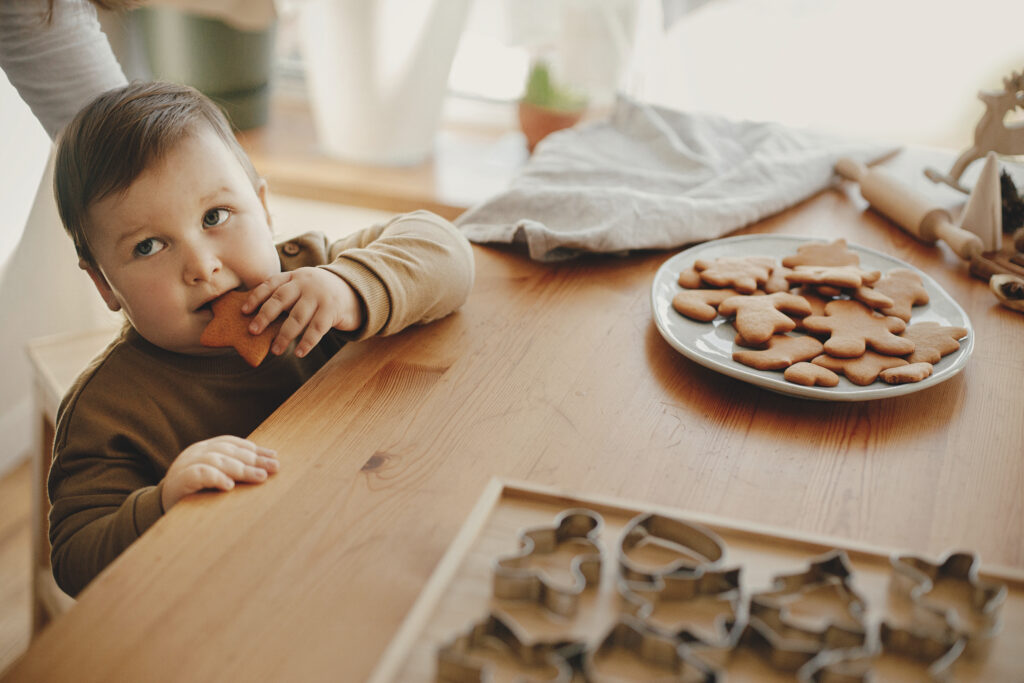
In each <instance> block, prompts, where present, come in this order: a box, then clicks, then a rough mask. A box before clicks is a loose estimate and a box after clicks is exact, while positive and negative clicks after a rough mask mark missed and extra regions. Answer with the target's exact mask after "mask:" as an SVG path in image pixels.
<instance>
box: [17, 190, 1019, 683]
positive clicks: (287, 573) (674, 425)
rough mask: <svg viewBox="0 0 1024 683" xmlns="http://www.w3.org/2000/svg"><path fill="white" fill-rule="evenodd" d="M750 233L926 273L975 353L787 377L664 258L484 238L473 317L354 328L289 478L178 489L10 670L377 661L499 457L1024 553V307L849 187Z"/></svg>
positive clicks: (878, 536) (65, 675) (861, 533)
mask: <svg viewBox="0 0 1024 683" xmlns="http://www.w3.org/2000/svg"><path fill="white" fill-rule="evenodd" d="M742 232H746V233H777V234H795V235H805V236H808V237H826V238H831V237H836V236H845V237H846V238H847V239H848V240H850V241H851V242H855V243H857V244H861V245H863V246H867V247H871V248H874V249H878V250H881V251H884V252H886V253H888V254H891V255H892V256H895V257H897V258H900V259H904V260H906V261H909V262H911V263H912V264H914V265H916V266H917V267H919V268H921V269H923V270H925V271H926V272H928V273H929V274H931V275H932V276H933V277H934V278H935V279H936V280H937V281H938V282H939V283H940V284H941V285H942V287H944V288H945V289H946V291H947V292H949V294H950V295H952V296H953V298H955V299H956V300H957V301H958V302H959V303H960V304H961V305H962V306H963V307H964V309H965V310H966V311H967V312H968V314H969V315H970V316H971V320H972V322H973V325H974V328H975V331H976V335H977V337H976V345H975V350H974V354H973V356H972V357H971V360H970V362H969V363H968V364H967V367H966V369H965V370H964V371H963V372H962V373H961V374H959V375H958V376H956V377H954V378H953V379H951V380H949V381H947V382H945V383H943V384H940V385H938V386H935V387H933V388H931V389H928V390H926V391H922V392H918V393H915V394H910V395H907V396H903V397H899V398H893V399H885V400H877V401H871V402H865V403H852V404H851V403H827V402H812V401H806V400H801V399H798V398H792V397H787V396H781V395H777V394H774V393H770V392H767V391H764V390H762V389H758V388H756V387H753V386H750V385H747V384H744V383H742V382H739V381H737V380H733V379H730V378H727V377H724V376H722V375H719V374H716V373H715V372H712V371H710V370H707V369H705V368H703V367H701V366H698V365H696V364H694V363H692V362H690V361H689V360H687V359H685V358H684V357H682V356H681V355H679V354H678V353H676V352H675V351H674V350H673V349H672V348H671V347H670V346H669V345H668V344H667V343H665V342H664V341H663V340H662V338H661V337H660V335H659V334H658V332H657V330H656V328H655V326H654V323H653V322H652V319H651V311H650V304H649V296H650V286H651V281H652V278H653V276H654V273H655V271H656V270H657V268H658V266H659V265H660V264H661V263H662V262H663V261H665V260H666V259H667V258H668V257H669V256H671V255H672V253H670V252H658V253H643V254H638V255H634V256H630V257H626V258H617V257H592V258H583V259H579V260H576V261H573V262H568V263H561V264H555V265H544V264H539V263H534V262H531V261H529V260H527V259H526V258H525V257H523V256H522V255H521V254H519V253H516V252H514V251H512V250H510V249H507V248H495V247H482V246H476V247H474V251H475V255H476V260H477V281H476V285H475V289H474V291H473V293H472V295H471V296H470V299H469V301H468V302H467V303H466V305H465V306H464V307H463V308H462V309H461V310H460V311H458V312H457V313H456V314H454V315H452V316H449V317H448V318H446V319H444V320H442V321H440V322H437V323H435V324H431V325H429V326H425V327H420V328H415V329H410V330H407V331H405V332H403V333H401V334H399V335H396V336H394V337H390V338H385V339H374V340H370V341H367V342H365V343H360V344H354V345H350V346H349V347H346V348H345V349H344V350H343V351H342V352H341V353H339V354H338V355H337V356H336V357H335V358H334V359H333V360H332V361H331V362H330V363H329V364H328V365H327V366H326V367H325V368H323V370H322V371H321V372H320V373H319V374H318V375H316V376H315V377H314V378H313V379H312V380H311V381H310V382H308V383H307V384H306V385H305V386H304V387H302V389H301V390H300V391H299V392H297V393H296V394H295V395H294V396H293V397H292V399H290V400H289V401H288V402H287V403H286V404H284V405H283V406H282V407H281V408H280V409H279V410H278V411H277V412H276V413H275V414H274V415H273V416H272V417H271V418H269V419H268V420H267V421H266V422H265V423H264V424H263V425H262V426H261V427H260V428H259V429H258V430H257V431H256V432H255V433H254V434H253V435H252V438H253V439H254V440H256V441H257V442H259V443H261V444H263V445H266V446H269V447H272V448H275V449H277V450H278V452H279V455H280V458H281V462H282V468H281V472H280V473H279V474H277V475H276V476H274V477H272V478H271V480H269V481H268V482H267V483H266V484H264V485H262V486H258V487H244V486H243V487H239V489H238V490H235V491H233V492H232V493H230V494H227V495H221V494H202V495H198V496H195V497H194V498H193V499H190V500H189V501H187V502H186V503H185V504H182V505H179V506H177V507H175V508H174V510H173V511H172V512H171V513H170V514H168V515H166V516H165V517H164V518H162V519H161V520H160V521H159V522H158V523H157V524H156V525H155V526H154V527H153V528H152V529H150V530H149V532H147V533H146V534H145V535H144V536H143V538H142V539H141V540H140V541H138V542H137V543H136V544H135V545H134V546H133V547H131V548H130V549H129V550H128V551H127V552H126V553H125V554H124V555H123V556H122V557H121V558H119V559H118V560H117V561H116V562H115V563H114V564H113V565H112V566H111V567H110V568H109V569H108V570H107V571H106V572H104V573H103V574H102V575H101V576H100V577H99V578H98V579H97V580H96V581H95V582H94V583H93V584H92V585H91V586H90V587H89V588H87V589H86V591H85V592H84V593H83V594H82V595H81V598H80V600H79V603H78V605H77V606H76V607H75V608H74V609H72V610H71V611H70V612H69V613H68V614H66V615H65V616H63V617H61V618H60V619H59V620H58V621H57V622H56V623H54V624H53V625H51V626H50V627H49V628H48V629H47V630H46V631H45V632H44V633H43V634H42V636H41V637H40V638H39V639H37V640H36V641H35V642H34V644H33V646H32V647H31V649H30V650H29V652H28V654H27V655H26V657H24V658H23V659H21V660H20V661H19V662H18V664H17V665H16V666H15V667H14V668H13V669H12V670H11V672H9V676H8V678H9V680H47V681H65V680H67V681H70V680H74V681H112V680H147V681H160V680H189V681H197V680H302V681H313V680H362V679H364V678H365V677H366V676H367V675H368V674H369V672H370V671H371V670H372V669H373V667H374V665H375V663H376V661H377V659H378V657H379V656H380V654H381V652H382V651H383V650H384V648H385V647H386V646H387V644H388V642H389V640H390V639H391V637H392V636H393V634H394V632H395V630H396V629H397V628H398V626H399V624H400V623H401V621H402V619H403V617H404V615H405V614H406V612H407V611H408V610H409V608H410V606H411V605H412V604H413V602H414V601H415V599H416V596H417V595H418V593H419V592H420V590H421V589H422V588H423V586H424V584H425V582H426V581H427V578H428V577H429V576H430V574H431V572H432V570H433V569H434V567H435V565H436V564H437V562H438V561H439V560H440V558H441V557H442V555H443V554H444V552H445V549H446V548H447V546H448V544H449V543H450V542H451V541H452V539H453V538H454V536H455V534H456V533H457V531H458V529H459V528H460V526H461V525H462V523H463V520H464V519H465V517H466V516H467V515H468V514H469V512H470V510H471V509H472V507H473V505H474V502H475V501H476V500H477V498H478V496H479V495H480V492H481V491H482V490H483V488H484V486H485V484H486V483H487V481H488V480H489V479H490V478H491V477H492V476H500V477H506V478H512V479H516V480H523V481H528V482H534V483H537V484H541V485H550V486H559V487H565V488H568V489H571V490H574V491H580V492H584V493H590V494H594V495H606V496H616V497H622V498H626V499H631V500H637V501H648V502H650V503H653V504H657V505H666V506H671V507H674V508H681V509H684V510H692V511H695V512H702V513H711V514H716V515H721V516H724V517H728V518H733V519H736V520H741V521H752V522H758V523H764V524H770V525H773V526H778V527H783V528H786V529H790V530H793V531H794V532H806V533H815V534H825V535H828V536H836V537H840V538H844V539H850V540H851V541H860V542H867V543H871V544H873V545H876V546H882V547H891V548H900V549H905V550H909V551H914V552H918V553H928V554H934V555H937V554H940V553H943V552H945V551H947V550H950V549H954V548H957V549H971V550H974V551H977V552H978V553H980V555H981V558H982V561H983V562H984V563H986V564H994V565H1006V566H1010V567H1017V568H1021V567H1024V505H1022V502H1021V501H1022V497H1021V495H1020V492H1021V491H1022V490H1024V459H1022V458H1021V452H1022V450H1024V449H1022V444H1024V420H1022V418H1021V416H1022V414H1024V411H1022V405H1024V403H1022V402H1024V335H1022V331H1024V316H1021V315H1020V314H1018V313H1014V312H1012V311H1009V310H1007V309H1005V308H1002V307H1000V306H998V305H997V303H996V300H995V298H994V297H993V296H992V294H991V293H990V292H989V290H988V288H987V286H986V283H984V282H982V281H979V280H976V279H972V278H971V277H969V275H968V272H967V264H966V263H965V262H963V261H961V260H960V259H959V258H957V257H956V256H955V255H954V254H953V253H952V252H951V251H950V250H949V249H948V248H947V247H944V246H941V245H940V246H938V247H928V246H924V245H922V244H920V243H918V242H916V241H914V239H913V238H911V237H910V236H908V235H907V234H905V233H903V232H902V231H900V230H898V229H897V228H896V227H894V226H893V225H892V224H891V223H889V222H888V221H887V220H886V219H884V218H881V217H880V216H878V215H876V214H874V213H873V212H865V204H864V202H863V200H862V199H860V196H859V194H858V193H857V190H856V188H855V187H850V186H844V187H841V188H839V189H835V190H828V191H825V192H823V193H821V194H819V195H817V196H815V197H814V198H812V199H810V200H808V201H806V202H804V203H803V204H801V205H799V206H797V207H794V208H793V209H791V210H788V211H786V212H785V213H783V214H780V215H778V216H775V217H773V218H770V219H768V220H765V221H762V222H760V223H759V224H757V225H755V226H752V227H750V228H748V229H746V230H744V231H742Z"/></svg>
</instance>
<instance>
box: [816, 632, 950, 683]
mask: <svg viewBox="0 0 1024 683" xmlns="http://www.w3.org/2000/svg"><path fill="white" fill-rule="evenodd" d="M963 649H964V639H963V638H960V639H958V640H955V641H952V642H950V641H947V640H944V639H942V638H940V637H936V636H934V635H931V634H928V633H923V632H920V631H912V630H906V629H901V628H895V627H893V626H892V625H890V624H889V623H887V622H884V621H883V622H882V623H881V625H880V626H879V634H878V645H877V647H875V648H874V649H873V650H872V651H870V652H866V653H864V654H863V655H861V656H858V657H852V658H848V657H846V656H845V655H844V653H841V652H839V653H836V652H826V653H823V655H822V656H820V657H818V658H816V659H815V660H812V661H811V662H809V663H808V664H807V665H806V666H804V667H803V668H802V669H801V670H800V671H799V673H798V680H799V681H800V683H868V681H871V680H872V678H871V667H872V666H873V665H874V663H875V661H876V660H877V659H878V658H879V657H880V656H881V655H882V654H883V653H884V654H891V655H896V656H898V657H904V658H908V659H913V660H916V661H918V662H920V663H921V664H923V665H926V666H927V675H928V678H929V679H931V680H933V681H947V680H949V678H950V675H951V672H952V666H953V663H954V662H955V661H956V659H957V658H958V657H959V656H960V654H961V652H963Z"/></svg>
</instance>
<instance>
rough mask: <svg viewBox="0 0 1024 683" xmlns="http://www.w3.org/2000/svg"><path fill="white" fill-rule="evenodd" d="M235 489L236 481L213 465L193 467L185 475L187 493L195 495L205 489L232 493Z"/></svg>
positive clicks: (203, 464) (202, 464)
mask: <svg viewBox="0 0 1024 683" xmlns="http://www.w3.org/2000/svg"><path fill="white" fill-rule="evenodd" d="M233 488H235V481H234V480H233V479H232V478H231V477H229V476H227V475H226V474H224V473H223V472H221V471H220V470H219V469H217V468H216V467H214V466H212V465H207V464H205V463H200V464H197V465H193V466H191V467H189V468H188V470H187V471H186V473H185V493H195V492H196V491H201V490H203V489H221V490H222V491H230V490H231V489H233Z"/></svg>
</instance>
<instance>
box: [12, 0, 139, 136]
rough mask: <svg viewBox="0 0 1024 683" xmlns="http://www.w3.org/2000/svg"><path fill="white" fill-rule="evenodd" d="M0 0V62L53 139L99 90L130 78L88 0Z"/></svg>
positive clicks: (102, 90) (114, 85)
mask: <svg viewBox="0 0 1024 683" xmlns="http://www.w3.org/2000/svg"><path fill="white" fill-rule="evenodd" d="M47 8H48V2H47V0H0V67H2V68H3V70H4V72H5V73H6V75H7V78H8V80H10V82H11V84H12V85H13V86H14V87H15V88H17V90H18V93H19V94H20V95H21V98H22V99H23V100H25V102H26V103H27V104H28V105H29V107H31V109H32V112H33V113H34V114H35V116H36V118H37V119H39V121H40V123H42V124H43V127H44V128H45V129H46V132H47V133H48V134H49V136H50V137H51V138H53V137H56V135H57V133H58V132H59V131H60V129H61V128H62V127H63V126H64V124H66V123H67V122H68V121H70V120H71V118H72V117H73V116H74V115H75V114H76V113H77V112H78V110H79V109H81V108H82V107H83V106H84V105H85V104H87V103H88V102H90V101H91V100H92V99H93V98H94V97H96V96H97V95H99V94H100V93H102V92H104V91H106V90H109V89H110V88H114V87H117V86H119V85H122V84H124V83H125V82H126V79H125V77H124V73H123V72H122V70H121V65H120V64H118V62H117V58H116V57H114V53H113V51H112V50H111V49H110V43H109V42H107V37H106V35H105V34H104V33H103V30H102V29H101V28H100V23H99V20H98V19H97V18H96V9H95V7H93V6H92V5H91V4H90V3H89V2H87V0H54V2H53V15H52V20H51V21H50V22H47V21H46V11H47Z"/></svg>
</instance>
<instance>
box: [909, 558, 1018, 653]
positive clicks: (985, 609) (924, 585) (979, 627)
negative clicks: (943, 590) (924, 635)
mask: <svg viewBox="0 0 1024 683" xmlns="http://www.w3.org/2000/svg"><path fill="white" fill-rule="evenodd" d="M890 564H891V565H892V575H891V578H890V582H889V589H890V592H891V593H893V594H896V595H898V596H903V597H905V598H908V599H909V600H910V602H911V605H912V608H913V618H914V619H915V621H916V622H917V625H918V626H920V627H922V628H925V629H928V630H931V631H932V632H938V633H940V634H941V633H942V632H945V633H946V636H947V640H956V639H958V638H963V639H964V640H965V646H966V654H967V655H968V656H972V657H974V656H984V655H985V654H987V652H988V648H989V646H990V645H991V642H992V638H993V636H995V635H996V633H998V632H999V626H1000V622H999V616H1000V611H1001V608H1002V606H1003V603H1004V602H1006V596H1007V593H1008V589H1007V587H1006V584H1003V583H999V582H996V581H987V580H984V579H982V578H980V577H979V576H978V571H979V564H980V563H979V561H978V557H977V555H975V554H974V553H968V552H953V553H949V554H948V555H946V556H945V557H944V558H943V559H941V560H940V561H939V562H931V561H930V560H928V559H926V558H924V557H920V556H917V555H906V554H898V553H897V554H894V555H892V557H891V558H890ZM943 580H952V581H957V582H960V583H963V584H965V585H966V587H967V588H968V590H969V591H970V597H969V605H968V607H969V612H970V616H969V618H968V619H964V618H963V617H962V616H961V615H960V613H959V611H958V610H957V609H955V608H953V607H947V606H944V605H942V604H940V603H939V602H937V601H935V600H933V599H932V598H931V597H929V593H931V592H932V590H933V589H934V588H935V586H936V584H937V583H939V582H940V581H943Z"/></svg>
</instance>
